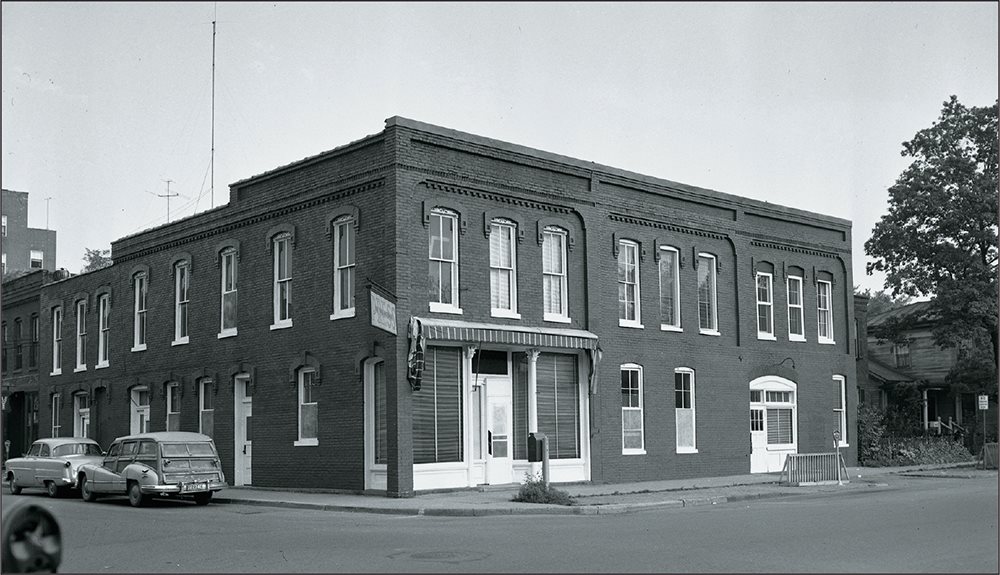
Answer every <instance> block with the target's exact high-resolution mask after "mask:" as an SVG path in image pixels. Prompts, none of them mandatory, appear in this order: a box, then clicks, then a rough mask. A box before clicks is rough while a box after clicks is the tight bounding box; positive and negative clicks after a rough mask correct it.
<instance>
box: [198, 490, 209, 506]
mask: <svg viewBox="0 0 1000 575" xmlns="http://www.w3.org/2000/svg"><path fill="white" fill-rule="evenodd" d="M211 500H212V492H211V491H207V492H205V493H198V494H196V495H195V496H194V502H195V503H197V504H198V505H208V502H209V501H211Z"/></svg>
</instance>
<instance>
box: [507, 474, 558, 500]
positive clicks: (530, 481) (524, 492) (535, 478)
mask: <svg viewBox="0 0 1000 575" xmlns="http://www.w3.org/2000/svg"><path fill="white" fill-rule="evenodd" d="M512 501H519V502H521V503H550V504H553V505H573V498H572V497H570V496H569V493H566V492H565V491H562V490H560V489H556V488H555V487H552V486H551V485H549V486H548V487H546V486H545V482H544V481H542V476H541V474H538V475H531V474H529V473H525V474H524V483H523V484H521V489H519V490H518V492H517V495H515V496H514V499H512Z"/></svg>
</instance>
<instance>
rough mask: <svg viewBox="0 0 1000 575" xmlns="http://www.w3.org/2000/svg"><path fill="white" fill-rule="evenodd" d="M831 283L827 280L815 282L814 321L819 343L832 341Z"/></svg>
mask: <svg viewBox="0 0 1000 575" xmlns="http://www.w3.org/2000/svg"><path fill="white" fill-rule="evenodd" d="M831 292H832V289H831V284H830V282H828V281H823V280H819V281H818V282H816V323H817V324H818V326H819V327H818V329H819V342H820V343H833V312H832V311H831V308H830V304H831V302H832V299H831V297H830V294H831Z"/></svg>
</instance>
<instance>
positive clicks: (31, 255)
mask: <svg viewBox="0 0 1000 575" xmlns="http://www.w3.org/2000/svg"><path fill="white" fill-rule="evenodd" d="M28 251H29V254H28V256H29V259H28V267H29V268H30V269H33V270H40V269H42V268H43V267H45V252H43V251H42V250H28ZM36 255H37V256H38V257H35V256H36ZM35 261H38V266H35Z"/></svg>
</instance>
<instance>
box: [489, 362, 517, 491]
mask: <svg viewBox="0 0 1000 575" xmlns="http://www.w3.org/2000/svg"><path fill="white" fill-rule="evenodd" d="M485 387H486V482H487V483H490V484H501V483H511V482H512V481H514V477H513V470H512V463H513V459H514V421H513V410H512V409H511V405H512V404H511V385H510V377H507V376H490V377H487V378H486V385H485Z"/></svg>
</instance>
